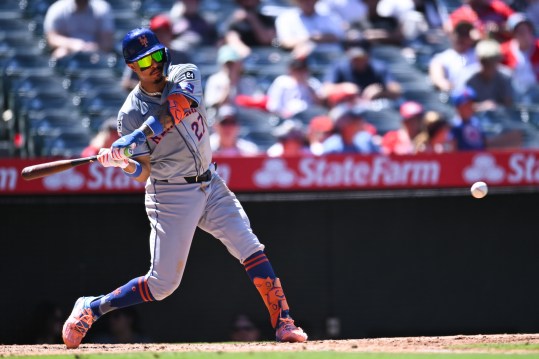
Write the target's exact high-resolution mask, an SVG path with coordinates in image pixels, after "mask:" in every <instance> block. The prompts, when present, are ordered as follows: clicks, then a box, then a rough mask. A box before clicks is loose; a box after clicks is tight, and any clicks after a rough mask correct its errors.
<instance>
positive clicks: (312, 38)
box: [275, 0, 345, 55]
mask: <svg viewBox="0 0 539 359" xmlns="http://www.w3.org/2000/svg"><path fill="white" fill-rule="evenodd" d="M317 1H318V0H292V3H293V4H294V5H295V6H294V7H293V8H292V9H287V10H284V11H283V12H282V13H280V14H279V15H278V16H277V18H276V19H275V29H276V32H277V39H278V41H279V43H280V45H281V46H282V47H283V48H285V49H288V50H296V51H300V52H301V51H302V50H298V49H300V48H301V47H302V46H305V45H306V44H314V48H316V49H317V50H319V51H324V52H337V53H338V52H340V51H342V44H341V43H342V41H343V40H344V36H345V34H344V31H343V28H342V27H341V24H340V23H339V19H338V17H336V16H334V15H331V14H322V13H320V12H319V11H318V10H317V9H316V3H317ZM302 55H305V54H302Z"/></svg>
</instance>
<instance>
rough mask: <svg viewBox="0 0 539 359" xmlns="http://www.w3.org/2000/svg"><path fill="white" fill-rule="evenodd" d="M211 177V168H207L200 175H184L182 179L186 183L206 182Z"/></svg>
mask: <svg viewBox="0 0 539 359" xmlns="http://www.w3.org/2000/svg"><path fill="white" fill-rule="evenodd" d="M211 177H212V174H211V170H209V169H208V170H207V171H206V172H204V173H203V174H201V175H198V176H192V177H184V178H183V179H184V180H185V182H186V183H202V182H208V181H209V180H211ZM157 181H158V182H167V183H168V182H172V183H178V182H177V181H174V180H170V181H169V180H166V179H164V180H157Z"/></svg>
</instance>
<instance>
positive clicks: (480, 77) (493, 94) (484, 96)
mask: <svg viewBox="0 0 539 359" xmlns="http://www.w3.org/2000/svg"><path fill="white" fill-rule="evenodd" d="M475 54H476V56H477V58H478V60H479V63H478V64H475V65H472V66H468V67H467V68H466V69H465V70H464V71H463V73H462V76H461V77H459V80H458V81H457V82H458V85H457V86H456V88H458V89H459V90H461V89H463V88H464V87H470V88H472V89H473V90H474V92H475V94H476V104H475V106H476V110H477V111H489V110H493V109H495V108H497V107H499V106H505V107H509V106H511V105H512V104H513V88H512V84H511V76H510V71H509V69H508V68H507V67H505V66H503V65H501V64H500V61H501V49H500V44H499V43H498V42H497V41H495V40H481V41H479V42H478V43H477V45H476V47H475Z"/></svg>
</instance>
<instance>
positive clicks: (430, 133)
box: [414, 111, 454, 153]
mask: <svg viewBox="0 0 539 359" xmlns="http://www.w3.org/2000/svg"><path fill="white" fill-rule="evenodd" d="M422 127H423V130H422V131H421V132H420V133H419V134H418V135H417V136H415V138H414V146H415V152H416V153H446V152H452V151H454V148H453V146H454V143H453V141H452V140H451V136H450V133H451V124H450V123H449V121H447V120H446V119H445V117H443V116H442V115H441V114H440V113H438V112H435V111H428V112H427V113H425V117H424V123H423V126H422Z"/></svg>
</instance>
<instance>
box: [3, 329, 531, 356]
mask: <svg viewBox="0 0 539 359" xmlns="http://www.w3.org/2000/svg"><path fill="white" fill-rule="evenodd" d="M486 343H493V344H539V334H500V335H471V336H470V335H456V336H443V337H403V338H376V339H348V340H317V341H309V342H307V343H302V344H299V343H297V344H288V343H274V342H255V343H191V344H167V343H163V344H113V345H112V344H107V345H101V344H100V345H96V344H83V345H81V346H80V348H78V349H75V350H67V349H65V347H64V346H63V345H0V357H9V356H15V355H54V354H93V353H105V354H113V353H128V352H201V351H204V352H257V351H260V352H267V351H287V352H288V351H340V352H393V353H396V352H403V353H417V352H422V353H444V352H445V353H451V352H500V353H502V352H511V353H518V352H520V351H522V350H512V349H509V348H502V349H494V348H481V347H479V348H466V346H467V345H474V344H486ZM525 352H526V353H534V352H537V353H539V349H533V350H526V351H525Z"/></svg>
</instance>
